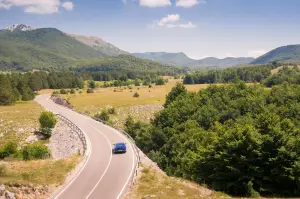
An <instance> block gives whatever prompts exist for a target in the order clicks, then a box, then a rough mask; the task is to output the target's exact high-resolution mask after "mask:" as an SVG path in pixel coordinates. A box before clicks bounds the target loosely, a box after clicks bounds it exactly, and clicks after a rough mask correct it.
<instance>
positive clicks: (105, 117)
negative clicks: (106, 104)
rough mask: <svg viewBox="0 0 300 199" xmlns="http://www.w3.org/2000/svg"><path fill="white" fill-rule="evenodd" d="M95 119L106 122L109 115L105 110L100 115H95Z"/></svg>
mask: <svg viewBox="0 0 300 199" xmlns="http://www.w3.org/2000/svg"><path fill="white" fill-rule="evenodd" d="M95 117H96V118H99V119H100V120H103V121H106V122H107V121H108V120H109V113H108V111H107V110H103V111H101V113H100V114H99V113H97V114H96V115H95Z"/></svg>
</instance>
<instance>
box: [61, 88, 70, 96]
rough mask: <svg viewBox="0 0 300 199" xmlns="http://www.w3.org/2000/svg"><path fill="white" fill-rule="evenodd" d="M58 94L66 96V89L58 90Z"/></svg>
mask: <svg viewBox="0 0 300 199" xmlns="http://www.w3.org/2000/svg"><path fill="white" fill-rule="evenodd" d="M59 92H60V94H63V95H64V94H68V91H67V90H66V89H60V91H59Z"/></svg>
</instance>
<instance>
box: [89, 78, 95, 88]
mask: <svg viewBox="0 0 300 199" xmlns="http://www.w3.org/2000/svg"><path fill="white" fill-rule="evenodd" d="M88 86H89V88H96V83H95V81H94V80H89V81H88Z"/></svg>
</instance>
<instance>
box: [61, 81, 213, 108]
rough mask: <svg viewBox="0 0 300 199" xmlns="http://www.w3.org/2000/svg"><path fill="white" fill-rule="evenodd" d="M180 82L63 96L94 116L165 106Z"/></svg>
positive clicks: (194, 90)
mask: <svg viewBox="0 0 300 199" xmlns="http://www.w3.org/2000/svg"><path fill="white" fill-rule="evenodd" d="M178 81H179V80H174V79H170V80H169V82H168V83H167V84H166V85H164V86H153V88H148V87H147V86H139V87H133V88H132V89H131V90H130V89H128V88H127V87H121V88H120V87H118V88H98V89H95V93H92V94H87V93H86V92H83V93H82V94H75V95H70V94H69V95H62V96H63V97H64V98H66V99H69V101H70V102H71V104H72V105H73V106H74V107H75V109H76V110H78V111H81V112H85V113H89V114H94V113H96V112H97V111H99V110H100V109H102V108H105V107H107V106H112V107H115V108H119V107H128V106H133V105H146V104H163V103H164V102H165V98H166V95H167V94H168V93H169V92H170V91H171V89H172V88H173V87H174V86H175V84H176V82H178ZM98 83H99V82H98ZM208 86H209V85H208V84H199V85H187V86H186V88H187V89H188V90H189V91H193V92H196V91H199V90H200V89H203V88H207V87H208ZM135 92H138V93H139V94H140V96H139V97H138V98H135V97H133V94H134V93H135Z"/></svg>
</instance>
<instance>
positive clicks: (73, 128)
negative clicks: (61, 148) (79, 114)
mask: <svg viewBox="0 0 300 199" xmlns="http://www.w3.org/2000/svg"><path fill="white" fill-rule="evenodd" d="M56 116H57V117H58V118H59V119H60V120H62V121H63V122H64V123H66V124H67V125H68V126H69V127H70V128H71V129H72V130H73V131H75V133H76V134H77V135H78V137H79V139H80V140H81V143H82V145H83V155H86V152H87V141H86V137H85V135H84V133H83V132H82V131H81V129H80V128H79V127H78V126H76V125H75V124H74V123H73V122H71V121H70V120H69V119H67V118H66V117H64V116H62V115H60V114H56Z"/></svg>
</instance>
